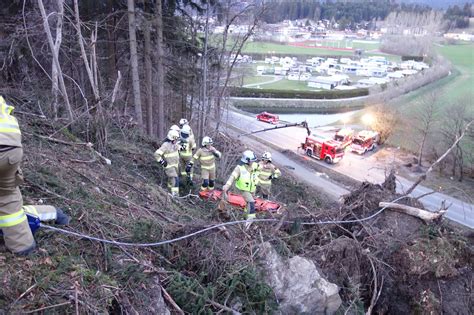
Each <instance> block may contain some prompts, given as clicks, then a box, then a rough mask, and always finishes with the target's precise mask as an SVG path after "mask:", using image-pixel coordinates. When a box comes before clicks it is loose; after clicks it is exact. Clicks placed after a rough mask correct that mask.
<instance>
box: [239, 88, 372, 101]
mask: <svg viewBox="0 0 474 315" xmlns="http://www.w3.org/2000/svg"><path fill="white" fill-rule="evenodd" d="M365 95H369V90H368V89H367V88H361V89H355V90H330V91H319V92H313V91H290V90H274V89H256V88H239V87H234V88H232V89H231V91H230V96H234V97H258V98H298V99H340V98H352V97H358V96H365Z"/></svg>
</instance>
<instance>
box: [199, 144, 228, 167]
mask: <svg viewBox="0 0 474 315" xmlns="http://www.w3.org/2000/svg"><path fill="white" fill-rule="evenodd" d="M213 152H215V153H216V154H217V155H218V156H219V157H220V156H221V153H220V152H219V151H217V150H216V149H215V148H214V147H210V148H209V149H208V148H206V147H202V148H199V150H197V152H196V154H194V156H193V163H196V160H199V163H201V168H202V169H205V170H212V169H214V168H215V167H216V163H215V161H216V157H215V156H214V154H213Z"/></svg>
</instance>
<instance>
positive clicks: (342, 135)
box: [334, 128, 354, 149]
mask: <svg viewBox="0 0 474 315" xmlns="http://www.w3.org/2000/svg"><path fill="white" fill-rule="evenodd" d="M353 139H354V130H352V129H350V128H343V129H339V130H338V131H337V132H336V134H335V135H334V140H336V141H339V142H340V143H341V146H342V147H343V148H344V149H345V148H346V147H348V146H349V145H351V143H352V140H353Z"/></svg>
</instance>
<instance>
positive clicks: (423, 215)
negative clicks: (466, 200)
mask: <svg viewBox="0 0 474 315" xmlns="http://www.w3.org/2000/svg"><path fill="white" fill-rule="evenodd" d="M379 207H386V208H388V209H392V210H396V211H398V212H401V213H405V214H408V215H411V216H413V217H417V218H420V219H422V220H423V221H425V222H426V223H428V222H432V221H435V220H439V219H440V218H441V217H442V216H443V215H444V214H445V213H446V211H447V209H441V210H440V211H438V212H431V211H427V210H423V209H419V208H415V207H410V206H407V205H402V204H399V203H393V202H380V203H379Z"/></svg>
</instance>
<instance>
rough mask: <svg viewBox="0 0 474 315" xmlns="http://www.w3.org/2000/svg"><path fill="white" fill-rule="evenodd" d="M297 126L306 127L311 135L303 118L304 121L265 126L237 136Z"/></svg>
mask: <svg viewBox="0 0 474 315" xmlns="http://www.w3.org/2000/svg"><path fill="white" fill-rule="evenodd" d="M297 126H301V127H304V128H306V132H307V133H308V136H309V135H311V130H309V126H308V123H307V122H306V120H305V121H303V122H300V123H293V124H286V125H281V126H274V127H270V128H265V129H260V130H255V131H251V132H247V133H242V134H240V135H239V138H240V137H243V136H249V135H253V134H255V133H259V132H266V131H270V130H275V129H281V128H288V127H297Z"/></svg>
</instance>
